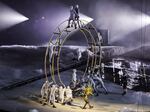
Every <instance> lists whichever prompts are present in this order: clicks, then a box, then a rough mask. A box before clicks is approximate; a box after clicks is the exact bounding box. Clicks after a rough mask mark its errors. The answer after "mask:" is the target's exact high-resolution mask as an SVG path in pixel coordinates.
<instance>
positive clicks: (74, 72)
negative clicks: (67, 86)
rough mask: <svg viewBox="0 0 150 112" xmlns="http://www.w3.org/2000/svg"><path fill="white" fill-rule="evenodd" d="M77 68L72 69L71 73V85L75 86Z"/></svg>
mask: <svg viewBox="0 0 150 112" xmlns="http://www.w3.org/2000/svg"><path fill="white" fill-rule="evenodd" d="M76 72H77V70H76V69H73V73H72V81H71V82H72V83H73V87H75V86H76V83H77V73H76Z"/></svg>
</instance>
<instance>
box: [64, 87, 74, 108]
mask: <svg viewBox="0 0 150 112" xmlns="http://www.w3.org/2000/svg"><path fill="white" fill-rule="evenodd" d="M65 94H66V98H65V102H64V104H68V105H71V103H72V101H73V97H72V90H71V88H70V86H67V88H66V90H65Z"/></svg>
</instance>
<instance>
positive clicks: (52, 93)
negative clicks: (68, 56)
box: [49, 85, 58, 104]
mask: <svg viewBox="0 0 150 112" xmlns="http://www.w3.org/2000/svg"><path fill="white" fill-rule="evenodd" d="M57 89H58V88H57V87H56V85H53V86H52V87H51V90H50V96H49V103H52V104H54V103H55V92H56V90H57Z"/></svg>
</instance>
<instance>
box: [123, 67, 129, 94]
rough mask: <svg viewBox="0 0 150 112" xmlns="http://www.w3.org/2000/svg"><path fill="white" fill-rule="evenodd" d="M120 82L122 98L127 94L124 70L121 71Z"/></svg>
mask: <svg viewBox="0 0 150 112" xmlns="http://www.w3.org/2000/svg"><path fill="white" fill-rule="evenodd" d="M121 82H122V87H123V93H122V96H124V95H125V94H126V93H127V84H128V82H127V74H126V72H125V70H123V76H122V78H121Z"/></svg>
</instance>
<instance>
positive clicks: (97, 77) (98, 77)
mask: <svg viewBox="0 0 150 112" xmlns="http://www.w3.org/2000/svg"><path fill="white" fill-rule="evenodd" d="M93 79H94V80H96V81H98V84H97V85H99V84H101V86H102V88H103V89H104V90H105V93H106V94H108V90H107V89H106V87H105V85H104V82H103V80H102V78H101V76H100V75H99V70H98V71H97V73H96V74H94V76H93Z"/></svg>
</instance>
